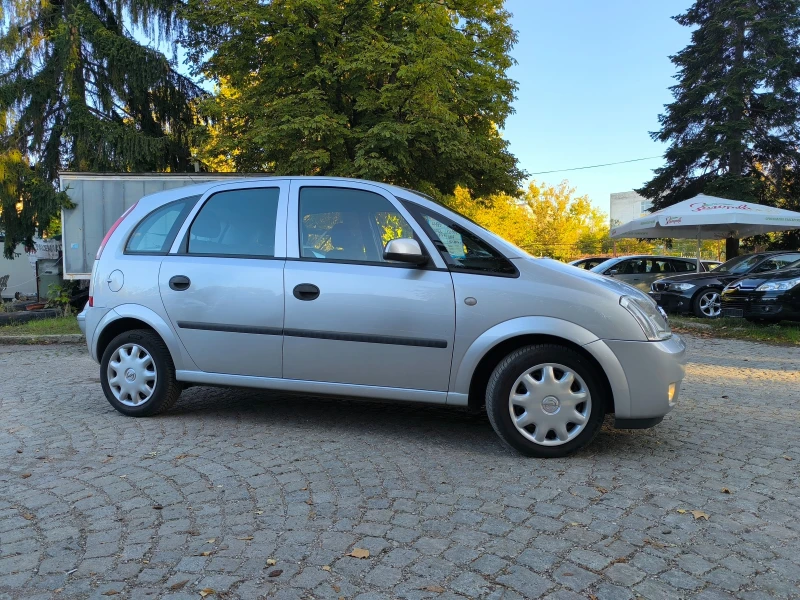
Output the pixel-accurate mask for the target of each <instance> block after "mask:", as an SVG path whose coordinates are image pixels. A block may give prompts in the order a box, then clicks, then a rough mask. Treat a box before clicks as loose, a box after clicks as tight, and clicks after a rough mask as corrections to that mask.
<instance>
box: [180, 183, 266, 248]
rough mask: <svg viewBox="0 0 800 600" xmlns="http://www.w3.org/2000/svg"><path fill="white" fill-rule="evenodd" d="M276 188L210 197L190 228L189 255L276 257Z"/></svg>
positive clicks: (231, 191)
mask: <svg viewBox="0 0 800 600" xmlns="http://www.w3.org/2000/svg"><path fill="white" fill-rule="evenodd" d="M279 199H280V189H279V188H253V189H248V190H229V191H225V192H218V193H216V194H214V195H213V196H211V197H210V198H209V199H208V201H207V202H206V203H205V204H204V205H203V208H201V209H200V212H198V213H197V217H195V220H194V222H193V223H192V226H191V227H190V228H189V244H188V248H187V251H188V253H189V254H202V255H210V256H251V257H255V258H259V257H262V258H263V257H272V256H275V225H276V220H277V216H278V201H279Z"/></svg>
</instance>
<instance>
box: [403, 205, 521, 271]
mask: <svg viewBox="0 0 800 600" xmlns="http://www.w3.org/2000/svg"><path fill="white" fill-rule="evenodd" d="M414 211H415V213H416V215H417V218H418V220H420V219H421V222H422V223H424V224H425V225H426V226H427V230H428V233H429V234H430V235H431V238H432V240H433V244H434V245H435V246H436V248H437V250H439V252H440V253H441V254H442V256H443V257H444V259H445V261H446V262H447V263H449V264H450V266H451V267H453V268H455V269H459V270H464V271H472V272H477V273H486V274H494V275H514V276H515V275H517V269H516V267H515V266H514V265H513V264H511V261H509V260H508V259H507V258H506V257H505V256H503V255H502V254H500V253H499V252H497V250H495V249H494V248H492V247H491V246H489V245H488V244H487V243H486V242H484V241H483V240H481V239H480V238H479V237H478V236H476V235H474V234H472V233H470V232H469V231H467V230H466V229H464V228H463V227H461V226H460V225H457V224H456V223H453V222H452V221H450V219H447V218H445V217H443V216H441V215H438V214H436V213H434V212H432V211H429V210H428V209H425V208H422V207H421V206H417V205H414Z"/></svg>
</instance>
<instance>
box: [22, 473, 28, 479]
mask: <svg viewBox="0 0 800 600" xmlns="http://www.w3.org/2000/svg"><path fill="white" fill-rule="evenodd" d="M30 476H31V474H30V473H23V474H22V475H20V477H22V478H23V479H27V478H28V477H30Z"/></svg>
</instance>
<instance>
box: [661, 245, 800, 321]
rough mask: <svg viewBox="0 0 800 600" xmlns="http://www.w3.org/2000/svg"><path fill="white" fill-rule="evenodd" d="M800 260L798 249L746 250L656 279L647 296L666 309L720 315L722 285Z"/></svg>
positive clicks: (701, 314)
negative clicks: (703, 269) (713, 264)
mask: <svg viewBox="0 0 800 600" xmlns="http://www.w3.org/2000/svg"><path fill="white" fill-rule="evenodd" d="M798 260H800V251H794V252H787V251H785V250H783V251H777V252H758V253H755V254H745V255H742V256H737V257H735V258H732V259H730V260H729V261H727V262H724V263H722V264H721V265H720V266H718V267H717V268H716V269H714V270H713V271H710V272H708V273H686V274H684V275H676V276H675V277H666V278H664V279H658V280H656V281H654V282H653V284H652V285H651V286H650V297H651V298H653V300H655V301H656V302H658V305H659V306H660V307H661V308H663V309H664V310H665V311H667V312H675V313H689V312H690V313H694V314H695V315H696V316H698V317H706V318H715V317H718V316H720V312H721V308H722V304H721V300H720V294H721V293H722V290H723V288H724V287H725V286H726V285H728V284H730V283H733V282H734V281H736V280H737V279H741V278H742V277H744V276H746V275H752V274H760V273H768V272H770V271H776V270H778V269H781V268H783V267H786V266H787V265H790V264H792V263H794V262H797V261H798Z"/></svg>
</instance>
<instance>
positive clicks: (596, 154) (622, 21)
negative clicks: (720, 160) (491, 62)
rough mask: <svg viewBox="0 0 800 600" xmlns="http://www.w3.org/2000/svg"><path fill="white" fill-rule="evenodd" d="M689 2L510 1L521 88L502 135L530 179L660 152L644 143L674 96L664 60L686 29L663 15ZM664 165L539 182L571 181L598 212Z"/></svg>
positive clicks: (553, 177) (515, 73) (589, 171)
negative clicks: (595, 206) (613, 198)
mask: <svg viewBox="0 0 800 600" xmlns="http://www.w3.org/2000/svg"><path fill="white" fill-rule="evenodd" d="M690 5H691V0H605V1H603V2H599V1H597V0H559V1H556V2H553V1H551V0H507V1H506V8H507V10H509V12H511V13H512V14H513V18H512V25H513V27H514V29H516V30H517V32H518V36H519V41H518V43H517V45H516V46H515V47H514V50H513V51H512V55H513V56H514V58H515V59H516V60H517V63H518V64H517V65H516V66H515V67H513V68H512V69H511V71H510V76H511V77H512V78H513V79H515V80H516V81H517V82H519V90H518V92H517V100H516V101H515V102H514V108H515V109H516V113H515V114H514V115H512V116H511V117H510V118H509V119H508V121H507V122H506V127H505V130H504V133H503V135H504V137H505V138H506V139H507V140H509V142H510V145H511V151H512V153H514V155H515V156H516V157H517V158H518V159H519V162H520V165H521V167H522V168H523V169H525V170H526V171H528V172H531V173H532V172H535V171H549V170H553V169H566V168H570V167H581V166H584V165H594V164H599V163H608V162H616V161H622V160H628V159H634V158H642V157H647V156H661V155H662V154H663V152H664V149H665V146H664V145H662V144H660V143H658V142H654V141H652V140H651V139H650V136H649V135H648V132H650V131H654V130H656V129H658V115H659V113H661V112H662V111H663V106H664V104H666V103H668V102H670V100H671V98H672V96H671V93H670V92H669V90H668V87H669V86H671V85H673V84H674V79H673V75H674V74H675V68H674V66H673V65H672V63H671V62H670V61H669V58H668V57H669V55H671V54H675V53H676V52H678V51H679V50H680V49H681V48H683V47H684V46H685V45H686V44H687V43H688V42H689V39H690V30H689V28H686V27H681V26H680V25H678V24H677V23H676V22H675V21H673V20H672V19H671V18H670V17H672V16H674V15H676V14H680V13H682V12H684V11H685V10H686V9H687V8H688V7H689V6H690ZM662 162H663V161H662V160H661V159H660V158H657V159H655V160H648V161H643V162H638V163H630V164H627V165H617V166H613V167H603V168H599V169H587V170H584V171H572V172H564V173H553V174H548V175H536V176H534V177H533V178H535V179H537V180H539V181H545V182H547V183H552V184H555V183H558V182H560V181H561V180H562V179H567V180H569V182H570V184H572V185H573V187H575V188H577V192H578V193H579V194H587V195H588V196H589V197H590V198H591V200H592V201H593V202H594V203H595V204H596V205H597V206H599V207H600V208H601V209H602V210H603V211H604V212H606V213H607V212H608V205H609V195H610V194H611V193H612V192H622V191H626V190H630V189H633V188H636V187H639V186H640V185H641V184H642V183H644V182H645V181H647V180H648V179H649V178H650V176H651V173H652V169H654V168H656V167H658V166H660V165H661V164H662Z"/></svg>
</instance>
